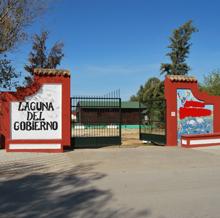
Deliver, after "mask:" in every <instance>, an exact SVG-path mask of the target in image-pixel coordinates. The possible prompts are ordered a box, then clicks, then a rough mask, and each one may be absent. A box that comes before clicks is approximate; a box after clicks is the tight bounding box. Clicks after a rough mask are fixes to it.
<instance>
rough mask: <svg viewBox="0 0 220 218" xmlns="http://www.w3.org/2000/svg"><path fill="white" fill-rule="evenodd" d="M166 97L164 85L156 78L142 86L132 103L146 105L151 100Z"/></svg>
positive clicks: (132, 97)
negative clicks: (137, 102)
mask: <svg viewBox="0 0 220 218" xmlns="http://www.w3.org/2000/svg"><path fill="white" fill-rule="evenodd" d="M163 97H164V83H163V81H160V80H159V79H158V78H156V77H151V78H150V79H148V80H147V82H146V83H145V84H144V86H143V85H141V86H140V88H139V90H138V92H137V94H136V95H133V96H131V98H130V100H131V101H140V102H141V103H146V102H147V101H148V100H151V99H161V98H163Z"/></svg>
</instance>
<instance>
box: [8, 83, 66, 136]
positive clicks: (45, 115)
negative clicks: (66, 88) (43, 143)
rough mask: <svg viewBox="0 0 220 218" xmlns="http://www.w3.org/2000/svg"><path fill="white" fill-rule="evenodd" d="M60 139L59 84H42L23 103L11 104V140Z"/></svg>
mask: <svg viewBox="0 0 220 218" xmlns="http://www.w3.org/2000/svg"><path fill="white" fill-rule="evenodd" d="M61 138H62V85H61V84H44V85H42V87H41V88H40V90H39V91H38V92H37V93H36V94H34V95H32V96H29V97H26V99H25V101H22V102H12V103H11V139H36V140H41V139H61Z"/></svg>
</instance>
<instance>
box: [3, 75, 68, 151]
mask: <svg viewBox="0 0 220 218" xmlns="http://www.w3.org/2000/svg"><path fill="white" fill-rule="evenodd" d="M43 84H62V139H59V140H41V139H39V140H12V139H11V135H10V132H11V126H10V104H11V102H12V101H23V100H24V99H25V97H27V96H30V95H33V94H35V93H37V91H38V90H39V89H40V87H41V86H42V85H43ZM70 116H71V114H70V77H67V76H62V75H34V82H33V83H32V85H31V86H29V87H25V88H19V89H17V92H5V93H0V123H1V125H0V134H2V135H3V136H4V138H5V143H4V144H3V148H6V151H18V152H23V151H27V152H33V151H34V152H62V151H63V147H64V146H70V144H71V142H70V140H71V139H70V138H71V136H70ZM19 143H20V144H28V143H30V144H35V143H36V144H53V143H57V144H61V145H62V146H61V149H45V150H44V149H32V150H31V149H27V150H24V149H23V150H14V149H13V150H10V149H9V144H19Z"/></svg>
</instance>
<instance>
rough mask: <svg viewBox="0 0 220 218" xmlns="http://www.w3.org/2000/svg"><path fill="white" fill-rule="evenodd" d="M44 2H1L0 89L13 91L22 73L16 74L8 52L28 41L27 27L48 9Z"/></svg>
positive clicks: (17, 0) (37, 0) (22, 0)
mask: <svg viewBox="0 0 220 218" xmlns="http://www.w3.org/2000/svg"><path fill="white" fill-rule="evenodd" d="M45 5H47V3H45V2H44V1H43V0H32V1H31V2H30V0H1V1H0V88H3V89H9V90H12V89H13V88H16V86H17V84H18V82H17V81H16V80H15V79H16V78H18V77H19V75H20V73H18V72H16V70H15V68H14V67H13V66H12V63H11V61H10V60H8V59H7V55H6V53H7V52H12V51H13V49H15V48H16V47H17V45H18V44H19V43H20V42H22V41H24V40H25V39H27V33H26V32H25V27H27V26H28V25H30V24H31V23H32V22H33V21H34V19H35V18H36V17H38V16H39V15H40V14H41V13H42V12H43V11H44V9H45V8H46V7H45Z"/></svg>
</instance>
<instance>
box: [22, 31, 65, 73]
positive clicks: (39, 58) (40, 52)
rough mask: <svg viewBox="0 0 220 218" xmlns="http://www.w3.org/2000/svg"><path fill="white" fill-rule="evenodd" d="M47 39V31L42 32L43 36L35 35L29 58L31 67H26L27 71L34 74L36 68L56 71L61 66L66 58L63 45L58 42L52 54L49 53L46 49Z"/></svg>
mask: <svg viewBox="0 0 220 218" xmlns="http://www.w3.org/2000/svg"><path fill="white" fill-rule="evenodd" d="M47 39H48V32H46V31H44V32H42V33H41V35H37V34H35V35H34V37H33V46H32V51H31V52H30V54H29V58H28V61H29V65H25V67H24V68H25V70H26V71H28V72H30V73H32V71H33V69H34V68H49V69H55V68H56V67H57V66H58V65H59V64H60V62H61V60H62V58H63V57H64V54H63V43H62V42H56V43H55V44H54V45H53V47H52V48H51V50H50V52H48V51H47V47H46V41H47ZM48 53H49V54H48ZM47 54H48V55H47Z"/></svg>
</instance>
